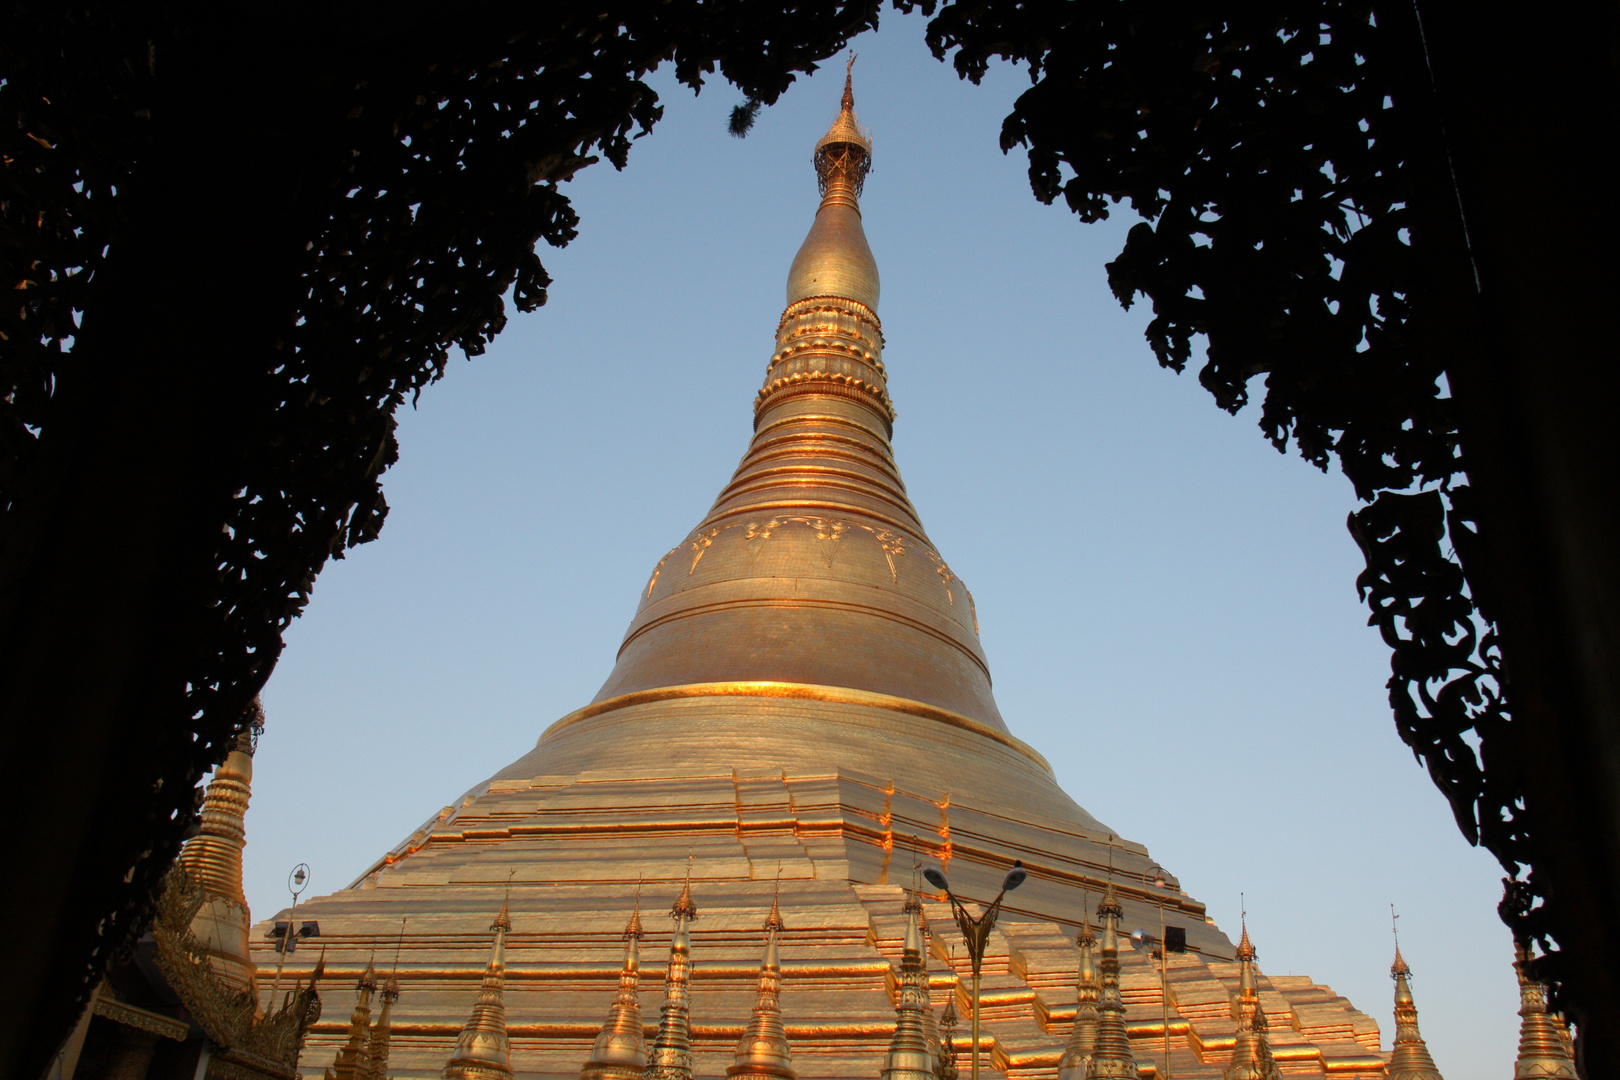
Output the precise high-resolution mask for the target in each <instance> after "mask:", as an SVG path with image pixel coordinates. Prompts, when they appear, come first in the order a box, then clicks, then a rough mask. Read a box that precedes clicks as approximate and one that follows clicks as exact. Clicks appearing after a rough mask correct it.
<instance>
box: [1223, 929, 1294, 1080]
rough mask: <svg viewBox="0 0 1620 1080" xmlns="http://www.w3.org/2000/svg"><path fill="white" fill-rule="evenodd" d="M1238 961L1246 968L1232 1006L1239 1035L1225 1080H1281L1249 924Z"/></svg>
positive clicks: (1239, 979) (1238, 951)
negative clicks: (1256, 974) (1258, 982)
mask: <svg viewBox="0 0 1620 1080" xmlns="http://www.w3.org/2000/svg"><path fill="white" fill-rule="evenodd" d="M1237 958H1238V963H1239V964H1241V965H1242V966H1243V973H1242V975H1240V976H1239V978H1238V996H1237V1000H1236V1001H1234V1002H1232V1017H1233V1019H1235V1020H1236V1021H1237V1026H1238V1032H1237V1040H1236V1042H1235V1043H1234V1044H1233V1046H1232V1061H1231V1063H1230V1064H1228V1065H1227V1066H1226V1072H1224V1073H1223V1074H1222V1080H1282V1070H1281V1069H1279V1068H1278V1067H1277V1060H1276V1059H1275V1058H1273V1057H1272V1056H1271V1043H1270V1042H1269V1041H1268V1040H1267V1039H1266V1031H1267V1029H1268V1028H1269V1027H1270V1025H1269V1024H1268V1023H1267V1021H1266V1010H1265V1008H1264V1006H1262V1005H1261V1004H1260V991H1259V988H1258V987H1257V986H1256V985H1255V981H1254V959H1255V951H1254V944H1253V943H1252V942H1251V941H1250V940H1249V925H1248V922H1247V920H1245V922H1244V924H1243V937H1242V938H1241V939H1239V941H1238V950H1237Z"/></svg>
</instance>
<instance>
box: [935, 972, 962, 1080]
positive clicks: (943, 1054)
mask: <svg viewBox="0 0 1620 1080" xmlns="http://www.w3.org/2000/svg"><path fill="white" fill-rule="evenodd" d="M956 1023H957V1018H956V994H955V992H954V991H953V992H952V994H951V996H950V997H948V998H946V999H945V1008H944V1009H943V1010H942V1011H941V1012H940V1014H939V1068H938V1069H936V1070H934V1075H935V1076H936V1077H938V1078H939V1080H957V1077H959V1076H961V1075H962V1074H961V1070H959V1069H958V1068H957V1067H956Z"/></svg>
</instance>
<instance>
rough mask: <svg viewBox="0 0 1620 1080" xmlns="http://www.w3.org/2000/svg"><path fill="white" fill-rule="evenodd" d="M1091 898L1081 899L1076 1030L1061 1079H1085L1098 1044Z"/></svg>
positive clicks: (1062, 1060) (1065, 1055)
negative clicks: (1081, 919)
mask: <svg viewBox="0 0 1620 1080" xmlns="http://www.w3.org/2000/svg"><path fill="white" fill-rule="evenodd" d="M1089 907H1090V898H1089V897H1087V898H1086V899H1085V900H1083V901H1082V902H1081V908H1080V910H1081V917H1082V918H1083V919H1084V920H1085V921H1084V922H1083V923H1082V924H1081V926H1080V934H1079V936H1078V937H1076V938H1075V944H1076V945H1078V946H1079V947H1080V967H1079V970H1078V972H1077V973H1076V975H1075V1003H1076V1004H1075V1012H1074V1030H1073V1031H1071V1032H1070V1033H1069V1045H1068V1047H1067V1048H1065V1049H1064V1051H1063V1057H1062V1058H1060V1059H1059V1060H1058V1080H1085V1076H1086V1066H1087V1065H1088V1064H1090V1062H1091V1055H1092V1053H1093V1052H1094V1051H1095V1049H1096V1046H1097V994H1098V991H1099V987H1098V985H1097V955H1096V954H1097V935H1095V934H1093V933H1092V932H1091V912H1090V910H1089Z"/></svg>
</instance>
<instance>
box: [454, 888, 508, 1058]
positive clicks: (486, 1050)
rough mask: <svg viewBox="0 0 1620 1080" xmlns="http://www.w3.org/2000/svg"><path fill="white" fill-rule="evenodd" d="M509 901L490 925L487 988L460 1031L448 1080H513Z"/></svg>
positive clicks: (484, 988)
mask: <svg viewBox="0 0 1620 1080" xmlns="http://www.w3.org/2000/svg"><path fill="white" fill-rule="evenodd" d="M510 903H511V902H510V899H508V900H506V901H503V902H502V903H501V910H500V913H499V914H498V915H496V916H495V921H494V922H493V923H491V924H490V927H489V928H490V930H492V931H493V932H494V934H495V941H494V943H493V944H492V945H491V946H490V950H489V963H488V964H487V965H486V966H485V968H484V985H483V987H482V988H481V989H480V990H479V992H478V1000H477V1001H476V1002H474V1003H473V1010H472V1016H470V1017H468V1019H467V1023H466V1025H465V1026H464V1027H462V1029H461V1036H460V1038H458V1039H457V1040H456V1050H455V1053H454V1054H452V1055H451V1056H450V1060H449V1061H448V1062H446V1063H445V1066H444V1078H445V1080H511V1076H512V1048H511V1044H510V1043H509V1042H508V1040H507V1037H506V935H507V934H508V933H510V932H511V930H512V916H511V912H510Z"/></svg>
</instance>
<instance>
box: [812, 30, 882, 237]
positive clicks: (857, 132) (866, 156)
mask: <svg viewBox="0 0 1620 1080" xmlns="http://www.w3.org/2000/svg"><path fill="white" fill-rule="evenodd" d="M854 70H855V55H854V54H853V53H851V54H850V57H849V66H848V67H847V68H846V69H845V71H844V96H843V99H842V100H841V101H840V102H839V109H838V119H836V120H834V121H833V124H832V127H830V128H828V129H827V134H825V135H823V136H822V137H821V139H820V141H819V142H817V143H816V153H815V164H816V183H817V185H818V186H819V187H820V188H821V194H822V196H823V201H822V205H823V206H825V205H827V203H828V202H843V203H844V204H845V205H847V206H850V207H852V208H854V207H855V206H856V200H858V199H859V198H860V197H861V189H862V187H863V186H864V185H865V183H866V174H867V173H869V172H871V171H872V140H871V138H870V137H869V136H868V135H867V134H866V132H864V131H862V130H861V126H860V124H859V123H857V122H856V120H855V85H854Z"/></svg>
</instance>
